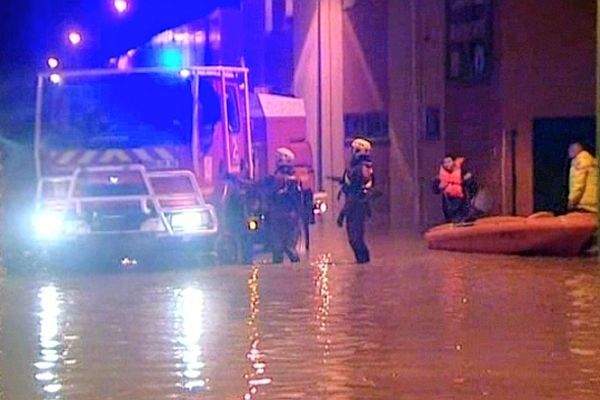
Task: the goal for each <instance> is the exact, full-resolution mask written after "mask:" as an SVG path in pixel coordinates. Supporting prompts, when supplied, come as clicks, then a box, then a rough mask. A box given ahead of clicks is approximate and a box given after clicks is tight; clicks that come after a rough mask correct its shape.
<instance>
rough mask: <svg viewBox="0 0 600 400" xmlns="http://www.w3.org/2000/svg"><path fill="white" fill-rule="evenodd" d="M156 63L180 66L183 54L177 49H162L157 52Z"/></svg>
mask: <svg viewBox="0 0 600 400" xmlns="http://www.w3.org/2000/svg"><path fill="white" fill-rule="evenodd" d="M158 64H159V65H160V66H162V67H165V68H181V67H182V66H183V55H182V54H181V50H179V49H162V50H161V51H160V52H159V54H158Z"/></svg>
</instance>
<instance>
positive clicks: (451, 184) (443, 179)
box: [439, 158, 465, 199]
mask: <svg viewBox="0 0 600 400" xmlns="http://www.w3.org/2000/svg"><path fill="white" fill-rule="evenodd" d="M463 161H464V159H462V158H457V159H456V161H455V162H454V169H453V170H452V171H448V170H447V169H446V168H444V167H443V166H441V167H440V173H439V178H440V183H441V185H442V187H443V188H444V189H443V191H444V194H445V195H447V196H449V197H455V198H459V199H462V198H464V197H465V192H464V191H463V176H462V164H463Z"/></svg>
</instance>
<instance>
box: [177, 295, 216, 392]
mask: <svg viewBox="0 0 600 400" xmlns="http://www.w3.org/2000/svg"><path fill="white" fill-rule="evenodd" d="M175 298H176V306H175V323H176V332H177V341H176V345H175V353H176V357H177V358H178V359H179V360H180V362H181V363H180V366H181V367H180V375H181V380H182V382H181V387H183V388H184V389H185V390H187V391H190V392H201V391H206V390H209V389H210V388H209V386H208V381H209V380H208V378H207V377H206V376H204V369H205V367H206V365H205V363H204V361H203V351H202V339H203V334H204V330H205V327H204V313H205V312H206V310H205V304H204V302H205V299H204V295H203V293H202V291H201V290H200V289H198V288H195V287H187V288H185V289H181V290H177V291H176V292H175Z"/></svg>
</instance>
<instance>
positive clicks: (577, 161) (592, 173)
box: [567, 142, 598, 213]
mask: <svg viewBox="0 0 600 400" xmlns="http://www.w3.org/2000/svg"><path fill="white" fill-rule="evenodd" d="M569 157H570V158H571V169H570V170H569V203H568V206H567V209H568V210H569V211H583V212H595V213H597V212H598V160H596V158H595V157H594V156H592V155H591V154H590V153H589V152H587V151H586V150H585V149H584V148H583V145H582V144H581V143H579V142H575V143H572V144H571V145H570V146H569Z"/></svg>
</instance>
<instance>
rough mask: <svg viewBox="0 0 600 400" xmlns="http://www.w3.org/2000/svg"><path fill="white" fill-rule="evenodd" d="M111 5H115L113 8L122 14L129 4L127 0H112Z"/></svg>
mask: <svg viewBox="0 0 600 400" xmlns="http://www.w3.org/2000/svg"><path fill="white" fill-rule="evenodd" d="M113 6H114V7H115V10H117V12H118V13H119V14H123V13H124V12H125V11H127V9H128V8H129V4H128V3H127V0H114V1H113Z"/></svg>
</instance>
